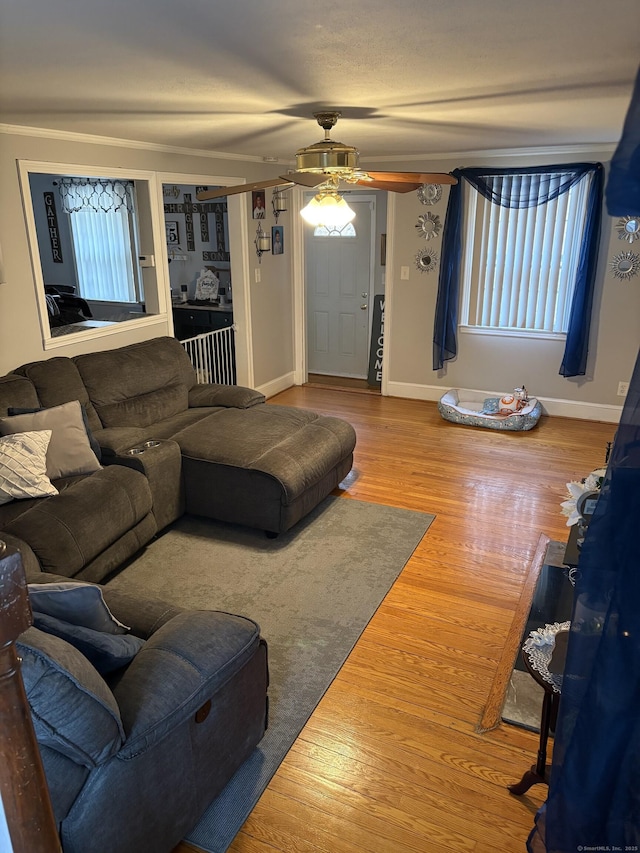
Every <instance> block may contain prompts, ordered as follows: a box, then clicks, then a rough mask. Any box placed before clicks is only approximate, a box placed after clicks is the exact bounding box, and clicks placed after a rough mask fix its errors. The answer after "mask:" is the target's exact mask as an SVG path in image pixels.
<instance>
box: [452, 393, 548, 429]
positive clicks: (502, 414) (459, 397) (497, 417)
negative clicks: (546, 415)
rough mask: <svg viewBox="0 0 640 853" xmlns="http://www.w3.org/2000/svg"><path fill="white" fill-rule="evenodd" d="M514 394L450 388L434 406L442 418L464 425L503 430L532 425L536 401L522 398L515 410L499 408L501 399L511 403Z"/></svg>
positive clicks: (537, 408)
mask: <svg viewBox="0 0 640 853" xmlns="http://www.w3.org/2000/svg"><path fill="white" fill-rule="evenodd" d="M513 400H514V395H512V394H509V395H505V396H504V397H487V396H486V395H485V394H484V393H483V392H482V391H460V390H458V389H457V388H452V389H451V390H450V391H447V392H446V394H443V395H442V397H441V398H440V400H439V401H438V410H439V412H440V414H441V415H442V417H443V418H444V419H445V420H446V421H451V422H452V423H455V424H465V425H466V426H477V427H487V428H488V429H501V430H507V431H523V430H529V429H533V427H534V426H535V425H536V424H537V423H538V420H539V419H540V415H541V413H542V406H541V405H540V402H539V401H538V400H537V399H536V398H535V397H531V398H529V399H527V400H524V401H523V403H524V406H523V407H522V408H521V409H520V410H519V411H507V410H505V409H504V407H502V408H503V411H500V409H501V403H503V402H504V401H509V402H508V403H507V404H506V405H513Z"/></svg>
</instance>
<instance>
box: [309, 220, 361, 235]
mask: <svg viewBox="0 0 640 853" xmlns="http://www.w3.org/2000/svg"><path fill="white" fill-rule="evenodd" d="M313 236H314V237H355V236H356V229H355V227H354V225H353V222H347V224H346V225H345V226H343V227H342V228H327V227H326V225H316V227H315V228H314V231H313Z"/></svg>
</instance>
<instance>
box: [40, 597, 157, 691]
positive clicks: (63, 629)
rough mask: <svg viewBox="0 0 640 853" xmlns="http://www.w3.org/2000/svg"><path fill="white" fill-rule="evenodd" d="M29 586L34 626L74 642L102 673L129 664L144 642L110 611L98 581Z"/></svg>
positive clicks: (72, 643)
mask: <svg viewBox="0 0 640 853" xmlns="http://www.w3.org/2000/svg"><path fill="white" fill-rule="evenodd" d="M27 589H28V591H29V601H30V603H31V610H32V611H33V624H34V625H35V627H36V628H39V629H40V630H41V631H45V632H46V633H47V634H53V635H54V636H56V637H60V639H61V640H66V641H67V642H68V643H71V645H72V646H75V647H76V649H78V651H80V652H82V654H83V655H84V656H85V657H86V658H87V659H88V660H89V661H90V662H91V663H92V664H93V666H94V667H95V668H96V669H97V670H98V672H99V673H101V674H102V675H104V674H106V673H108V672H113V670H115V669H119V668H120V667H121V666H125V665H126V664H128V663H130V662H131V661H132V660H133V658H134V657H135V655H136V654H137V653H138V652H139V651H140V649H141V648H142V646H143V645H144V640H141V639H140V638H139V637H134V636H133V635H132V634H128V633H127V632H128V631H129V628H128V627H127V626H126V625H123V624H122V622H120V620H118V619H116V617H115V616H114V615H113V613H112V612H111V611H110V610H109V607H108V606H107V603H106V602H105V600H104V597H103V595H102V589H101V588H100V587H99V586H98V585H97V584H92V583H84V582H83V581H68V582H67V581H63V582H62V583H40V584H37V583H30V584H28V586H27Z"/></svg>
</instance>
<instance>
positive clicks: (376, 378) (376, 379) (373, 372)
mask: <svg viewBox="0 0 640 853" xmlns="http://www.w3.org/2000/svg"><path fill="white" fill-rule="evenodd" d="M383 351H384V295H382V294H379V295H378V296H374V297H373V326H372V328H371V351H370V353H369V373H368V375H367V384H368V385H372V386H377V387H380V385H382V354H383Z"/></svg>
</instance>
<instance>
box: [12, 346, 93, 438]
mask: <svg viewBox="0 0 640 853" xmlns="http://www.w3.org/2000/svg"><path fill="white" fill-rule="evenodd" d="M14 373H17V374H20V375H22V376H26V377H27V379H28V380H29V381H30V382H31V383H32V384H33V386H34V388H35V390H36V393H37V395H38V399H39V401H40V402H39V404H38V403H37V402H36V403H23V402H20V401H17V400H16V401H14V402H12V403H9V404H8V405H10V406H33V405H35V406H37V405H41V406H45V407H46V408H48V409H50V408H51V407H52V406H59V405H61V404H62V403H68V402H69V401H70V400H79V401H80V404H81V405H82V408H83V409H84V410H85V412H86V414H87V419H88V422H89V426H90V428H91V429H92V430H95V429H99V428H100V426H101V424H100V419H99V418H98V415H97V414H96V411H95V409H94V408H93V406H92V404H91V401H90V400H89V394H88V393H87V389H86V388H85V387H84V383H83V381H82V378H81V377H80V374H79V373H78V368H77V367H76V365H75V364H74V362H73V361H72V359H70V358H66V357H64V356H58V357H56V358H47V359H45V360H43V361H33V362H31V363H29V364H23V365H22V366H21V367H18V368H17V369H16V370H14ZM0 414H3V413H2V410H1V408H0Z"/></svg>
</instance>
